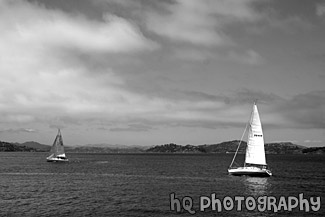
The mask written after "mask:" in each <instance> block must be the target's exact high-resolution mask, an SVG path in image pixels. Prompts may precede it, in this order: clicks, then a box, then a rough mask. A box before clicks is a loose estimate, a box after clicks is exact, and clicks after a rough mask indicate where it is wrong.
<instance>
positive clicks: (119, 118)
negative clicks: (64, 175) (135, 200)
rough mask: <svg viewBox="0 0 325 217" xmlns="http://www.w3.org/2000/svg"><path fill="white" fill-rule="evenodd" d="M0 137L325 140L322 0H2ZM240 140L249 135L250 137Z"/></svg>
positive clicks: (141, 141) (148, 141)
mask: <svg viewBox="0 0 325 217" xmlns="http://www.w3.org/2000/svg"><path fill="white" fill-rule="evenodd" d="M0 29H1V30H0V31H1V34H0V140H1V141H6V142H25V141H37V142H40V143H43V144H49V145H50V144H52V143H53V141H54V138H55V136H56V133H57V128H60V129H61V132H62V136H63V140H64V143H65V145H67V146H69V145H73V146H76V145H85V144H103V143H104V144H121V145H130V146H132V145H137V146H139V145H142V146H152V145H161V144H165V143H171V142H173V143H176V144H180V145H186V144H193V145H201V144H215V143H219V142H222V141H227V140H233V139H240V138H241V136H242V134H243V132H244V129H245V126H246V123H247V122H248V120H249V116H250V113H251V110H252V105H253V103H254V101H255V100H257V105H258V108H259V112H260V117H261V120H262V124H263V131H264V139H265V142H275V141H291V142H293V143H295V144H298V145H305V146H309V147H310V146H325V86H324V83H325V1H321V0H300V1H296V0H200V1H199V0H78V1H77V0H56V1H53V0H30V1H27V0H0ZM244 139H245V137H244Z"/></svg>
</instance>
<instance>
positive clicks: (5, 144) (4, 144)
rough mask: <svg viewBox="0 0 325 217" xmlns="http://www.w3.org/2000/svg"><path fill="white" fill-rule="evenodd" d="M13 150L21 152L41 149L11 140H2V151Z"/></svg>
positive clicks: (0, 146) (0, 144)
mask: <svg viewBox="0 0 325 217" xmlns="http://www.w3.org/2000/svg"><path fill="white" fill-rule="evenodd" d="M9 151H10V152H13V151H20V152H37V151H39V150H37V149H35V148H31V147H27V146H21V145H17V144H14V143H9V142H2V141H0V152H9Z"/></svg>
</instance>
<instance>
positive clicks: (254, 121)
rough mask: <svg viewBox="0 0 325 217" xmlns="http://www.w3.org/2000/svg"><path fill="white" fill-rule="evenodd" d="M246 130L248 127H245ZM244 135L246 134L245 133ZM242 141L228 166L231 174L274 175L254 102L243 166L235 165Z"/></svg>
mask: <svg viewBox="0 0 325 217" xmlns="http://www.w3.org/2000/svg"><path fill="white" fill-rule="evenodd" d="M245 131H246V129H245ZM243 135H244V134H243ZM241 140H242V139H241ZM239 146H240V143H239V145H238V148H237V150H236V153H235V155H234V158H233V159H232V162H231V164H230V166H229V168H228V173H229V174H230V175H237V176H241V175H247V176H266V177H267V176H272V172H271V171H270V170H269V169H267V164H266V159H265V150H264V137H263V131H262V124H261V120H260V116H259V114H258V110H257V105H256V103H254V106H253V111H252V114H251V119H250V122H249V132H248V142H247V148H246V155H245V163H244V166H243V167H233V163H234V160H235V158H236V155H237V152H238V149H239Z"/></svg>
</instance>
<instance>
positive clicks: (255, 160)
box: [245, 104, 266, 165]
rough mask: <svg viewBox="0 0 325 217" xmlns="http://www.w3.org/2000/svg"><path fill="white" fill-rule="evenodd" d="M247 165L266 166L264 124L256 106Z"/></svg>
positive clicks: (248, 146)
mask: <svg viewBox="0 0 325 217" xmlns="http://www.w3.org/2000/svg"><path fill="white" fill-rule="evenodd" d="M245 163H246V164H259V165H266V160H265V151H264V138H263V131H262V124H261V120H260V116H259V114H258V110H257V106H256V104H254V106H253V112H252V116H251V120H250V126H249V133H248V142H247V149H246V157H245Z"/></svg>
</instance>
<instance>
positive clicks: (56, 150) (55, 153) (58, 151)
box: [46, 129, 69, 162]
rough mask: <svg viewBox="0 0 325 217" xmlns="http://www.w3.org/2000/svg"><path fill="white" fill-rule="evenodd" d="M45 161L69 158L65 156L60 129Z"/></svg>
mask: <svg viewBox="0 0 325 217" xmlns="http://www.w3.org/2000/svg"><path fill="white" fill-rule="evenodd" d="M46 160H47V162H68V161H69V159H68V158H67V157H66V156H65V152H64V147H63V140H62V135H61V131H60V129H58V135H57V136H56V138H55V140H54V143H53V145H52V147H51V151H50V156H48V157H47V158H46Z"/></svg>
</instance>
